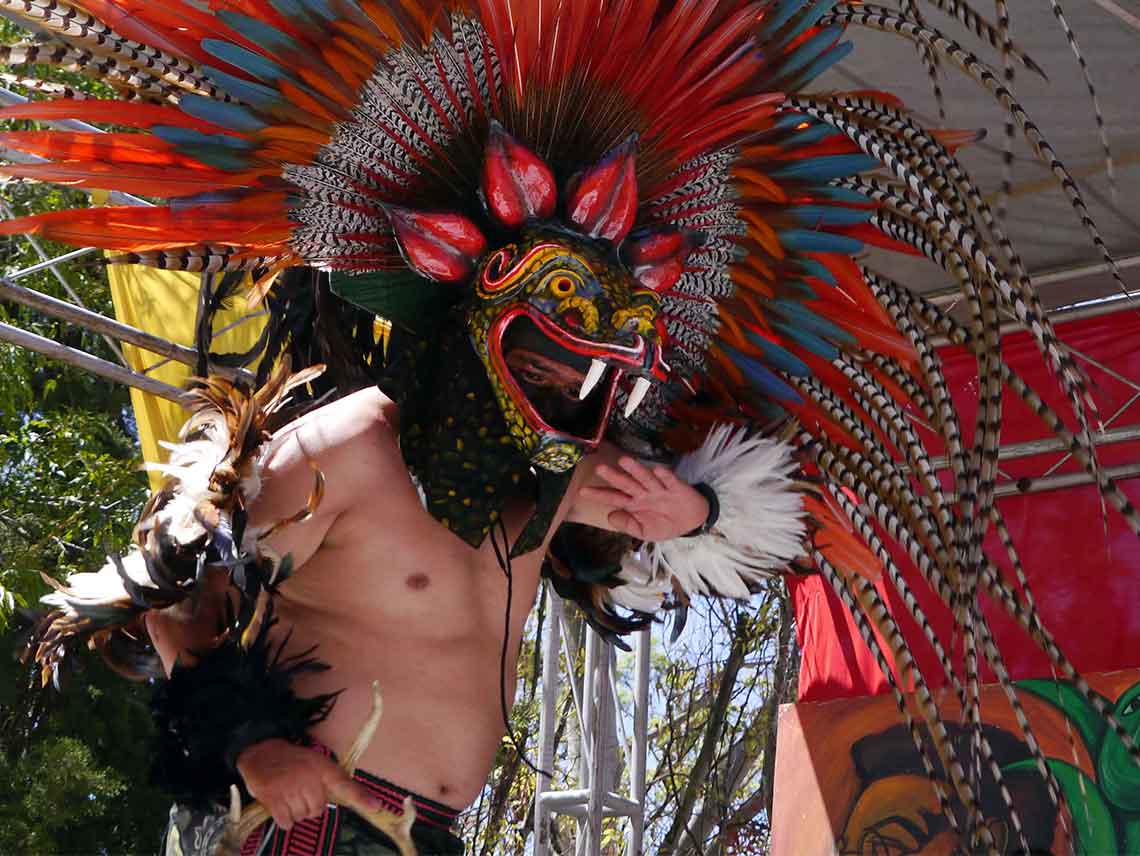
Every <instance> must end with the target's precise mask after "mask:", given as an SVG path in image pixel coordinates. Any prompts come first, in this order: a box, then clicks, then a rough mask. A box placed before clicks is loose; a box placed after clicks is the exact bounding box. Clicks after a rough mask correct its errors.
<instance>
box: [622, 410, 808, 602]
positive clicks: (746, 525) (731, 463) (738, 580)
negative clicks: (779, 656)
mask: <svg viewBox="0 0 1140 856" xmlns="http://www.w3.org/2000/svg"><path fill="white" fill-rule="evenodd" d="M796 468H797V464H796V462H795V460H794V459H793V448H792V447H791V446H790V445H788V444H787V443H784V442H781V441H780V440H777V439H774V438H771V437H763V436H759V435H750V434H749V433H748V431H747V430H746V429H744V428H738V427H734V426H730V425H720V426H717V427H716V428H714V429H713V430H712V431H711V432H709V435H708V438H707V439H706V440H705V442H704V444H703V445H702V446H701V447H700V448H698V449H697V450H695V451H693V452H690V453H689V454H687V455H685V456H684V457H682V458H681V459H680V461H679V462H678V464H677V466H676V468H675V470H674V472H675V473H676V475H677V477H678V478H679V479H681V480H682V481H685V482H688V483H689V484H691V485H694V486H697V487H698V489H699V490H701V491H702V493H705V497H706V499H709V505H710V515H709V520H708V521H706V524H705V525H704V526H701V527H699V528H698V529H696V530H694V531H693V532H691V533H689V534H688V535H686V536H682V537H680V538H673V539H671V540H669V541H661V542H656V543H654V542H647V543H645V544H643V545H642V547H641V549H640V550H639V551H637V553H632V554H629V555H627V556H626V557H625V560H624V562H623V565H622V570H621V573H620V575H619V576H620V578H621V580H622V582H623V584H622V585H620V586H618V587H617V588H615V589H614V590H613V591H612V597H613V600H614V601H615V602H616V603H619V604H621V605H622V606H625V607H627V608H630V609H635V610H640V611H645V612H652V611H653V610H655V609H656V608H658V607H659V606H660V605H661V603H662V601H663V600H664V598H665V597H666V596H667V595H669V594H670V593H673V592H675V591H677V590H678V589H680V590H682V591H683V592H684V593H685V595H693V594H707V595H715V596H719V597H735V598H742V599H743V598H747V597H748V596H749V595H750V594H751V593H752V592H753V591H754V590H755V588H756V586H757V584H758V583H759V582H760V581H761V580H763V579H765V578H767V577H770V576H772V575H773V574H775V573H778V572H779V571H781V570H783V569H784V568H785V567H786V566H787V564H788V563H789V562H791V561H792V560H793V559H795V558H796V557H797V556H800V555H802V554H803V552H804V539H805V537H806V535H807V527H806V524H805V521H804V509H803V494H802V491H801V490H800V489H799V488H798V487H797V485H796V482H795V481H794V480H793V473H794V472H795V470H796ZM706 491H707V493H706ZM709 494H712V496H713V497H714V498H712V499H710V496H709ZM714 506H715V511H714Z"/></svg>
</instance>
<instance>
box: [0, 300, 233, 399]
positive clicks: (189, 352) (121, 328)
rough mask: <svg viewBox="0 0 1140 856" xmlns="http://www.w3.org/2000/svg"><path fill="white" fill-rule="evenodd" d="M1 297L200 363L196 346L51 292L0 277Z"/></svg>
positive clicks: (221, 370)
mask: <svg viewBox="0 0 1140 856" xmlns="http://www.w3.org/2000/svg"><path fill="white" fill-rule="evenodd" d="M0 298H4V299H7V300H11V301H13V302H14V303H19V304H20V305H22V306H27V307H28V308H30V309H35V310H36V311H37V312H42V313H44V314H45V315H50V316H51V317H52V318H58V319H60V320H61V321H67V322H70V323H72V324H76V325H78V326H80V327H83V328H84V329H87V330H91V331H93V332H95V333H99V334H101V335H103V336H111V337H113V338H115V339H118V340H119V341H121V342H127V343H129V344H131V345H135V346H136V347H139V348H142V349H144V350H146V351H150V352H151V353H152V354H157V355H158V356H160V357H167V358H168V359H171V360H174V361H175V362H179V363H182V364H183V365H187V366H194V365H196V364H197V362H198V354H197V352H196V351H194V349H193V348H187V347H185V346H183V345H178V344H175V343H174V342H171V341H169V340H167V339H163V338H161V337H159V336H155V335H153V334H152V333H147V332H146V331H145V330H139V329H138V328H136V327H131V326H129V325H127V324H123V323H122V322H120V321H116V320H115V319H113V318H108V317H106V316H105V315H100V314H99V313H98V312H92V311H91V310H89V309H84V308H83V307H82V306H76V305H75V304H74V303H68V302H66V301H64V300H57V299H56V298H54V297H51V296H49V295H47V294H42V293H40V292H38V291H34V290H32V289H30V288H24V287H23V286H22V285H16V284H14V283H12V282H10V281H8V280H5V279H0ZM210 370H211V371H212V372H214V373H216V374H219V375H221V376H222V377H225V378H228V379H230V380H233V379H234V378H242V379H246V380H252V379H253V375H252V374H251V373H250V372H247V371H245V370H244V369H231V368H225V367H221V366H219V367H211V369H210Z"/></svg>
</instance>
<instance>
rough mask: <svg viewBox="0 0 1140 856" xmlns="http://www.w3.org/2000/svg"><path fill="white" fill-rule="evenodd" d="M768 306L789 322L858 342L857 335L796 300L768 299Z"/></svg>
mask: <svg viewBox="0 0 1140 856" xmlns="http://www.w3.org/2000/svg"><path fill="white" fill-rule="evenodd" d="M767 306H768V307H769V308H771V309H772V310H773V311H774V312H776V313H778V314H780V315H782V316H783V317H784V318H785V319H787V320H788V321H789V322H791V323H793V324H795V325H796V326H798V327H801V328H803V329H805V330H808V331H810V332H812V333H816V334H818V335H820V336H825V337H827V338H828V339H834V340H836V341H839V342H845V343H847V344H849V345H855V344H858V343H857V341H856V340H855V337H854V336H852V335H851V334H850V333H848V332H847V331H846V330H844V329H843V328H841V327H839V326H838V325H836V324H834V323H833V322H831V321H828V320H827V319H826V318H824V317H822V316H821V315H818V314H817V313H816V312H814V311H812V310H811V309H809V308H808V307H807V306H805V305H804V304H802V303H799V302H797V301H795V300H787V299H783V298H777V299H775V300H769V301H767Z"/></svg>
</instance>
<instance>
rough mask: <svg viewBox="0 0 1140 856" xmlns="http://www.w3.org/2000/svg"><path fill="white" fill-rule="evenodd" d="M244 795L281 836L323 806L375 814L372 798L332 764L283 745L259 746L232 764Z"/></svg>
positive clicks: (282, 742)
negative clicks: (264, 812) (281, 831)
mask: <svg viewBox="0 0 1140 856" xmlns="http://www.w3.org/2000/svg"><path fill="white" fill-rule="evenodd" d="M237 768H238V772H239V773H240V774H241V777H242V780H243V781H244V782H245V786H246V789H247V790H248V791H249V792H250V794H251V795H252V796H253V798H254V799H256V800H257V801H258V802H260V803H261V804H262V805H263V806H265V808H266V810H267V811H268V812H269V813H270V814H271V815H272V816H273V820H274V822H276V824H277V825H278V826H279V827H280V828H281V829H284V830H289V829H291V828H292V827H293V824H294V823H298V822H300V821H302V820H305V819H307V818H316V817H320V816H321V815H322V814H323V813H324V811H325V808H326V807H327V806H328V804H329V803H334V802H335V803H338V804H340V805H346V806H350V807H357V808H359V809H361V810H364V811H380V810H382V809H384V808H386V807H387V806H386V804H385V803H384V802H383V801H382V800H379V799H377V798H376V797H374V796H372V794H370V793H369V792H368V791H367V789H365V787H364V786H363V785H361V784H360V783H359V782H355V781H353V780H352V779H351V778H350V777H349V775H348V774H347V773H346V772H345V771H344V770H343V769H342V768H341V767H339V766H337V765H336V764H335V763H333V761H331V760H330V759H328V758H326V757H324V756H323V755H320V754H318V753H317V752H314V751H313V750H312V749H305V748H303V747H301V746H296V745H294V744H292V743H289V742H288V741H285V740H265V741H263V742H261V743H255V744H253V745H252V746H249V747H248V748H246V749H244V750H243V751H242V753H241V755H239V756H238V760H237Z"/></svg>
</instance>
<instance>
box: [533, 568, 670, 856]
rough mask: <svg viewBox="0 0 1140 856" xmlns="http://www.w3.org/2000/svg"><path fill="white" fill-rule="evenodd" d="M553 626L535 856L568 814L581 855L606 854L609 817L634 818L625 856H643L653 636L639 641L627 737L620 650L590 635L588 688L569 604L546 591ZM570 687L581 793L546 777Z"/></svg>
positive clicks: (547, 642) (546, 667) (548, 641)
mask: <svg viewBox="0 0 1140 856" xmlns="http://www.w3.org/2000/svg"><path fill="white" fill-rule="evenodd" d="M546 597H547V598H548V601H547V605H548V608H549V615H550V621H548V622H547V625H548V627H547V630H546V634H545V638H544V639H543V643H542V644H543V657H542V713H541V719H540V721H539V742H540V745H541V747H542V748H541V755H540V756H539V758H540V763H539V769H540V772H539V774H538V782H537V786H536V788H535V798H534V799H535V805H534V841H535V845H534V852H535V856H547V854H549V853H550V823H549V821H550V819H551V818H552V817H553V816H555V815H568V816H571V817H574V818H575V819H576V821H577V828H578V834H577V848H576V851H575V852H576V854H577V856H595V854H599V853H601V845H602V825H603V821H604V820H605V818H607V817H626V818H629V827H628V830H627V834H626V850H625V852H626V854H629V856H633V854H638V856H640V854H641V853H643V852H645V851H644V835H645V788H646V760H647V750H648V740H649V666H650V657H651V655H652V649H653V637H652V631H651V630H644V631H642V632H640V633H638V634H637V636H636V639H635V641H634V679H633V730H632V733H627V728H626V718H625V717H623V716H621V715H620V711H621V709H622V704H621V701H620V699H619V698H618V692H617V686H618V682H617V657H616V651H615V650H614V648H613V646H611V645H610V644H609V643H607V642H606V641H605V640H604V639H603V638H602V637H601V636H599V635H598V634H597V633H596V632H595V631H594V630H593V629H592V628H587V630H586V641H585V649H586V650H585V666H584V668H583V676H582V682H581V685H579V684H578V683H577V681H576V679H575V675H574V668H573V664H574V662H575V653H576V652H575V651H573V650H571V648H570V645H569V643H568V640H569V639H570V638H571V634H570V633H569V627H568V625H567V621H566V613H565V608H564V607H563V604H562V600H561V598H559V597H558V596H557V595H556V594H554V593H553V591H552V590H549V589H548V591H547V594H546ZM563 665H565V666H566V680H567V682H568V683H569V685H570V689H571V693H572V694H573V698H574V711H575V714H576V716H577V722H578V732H579V738H580V745H579V747H578V768H577V787H576V788H571V789H565V790H554V789H552V784H553V783H552V781H551V779H550V776H549V775H547V774H548V773H549V772H551V770H552V769H553V766H554V760H555V748H556V747H555V732H556V729H557V725H558V722H557V720H558V716H557V712H556V708H557V701H558V695H559V690H560V687H561V684H562V680H563ZM623 758H624V761H625V766H626V767H627V768H628V770H629V793H628V795H622V794H621V793H619V792H618V788H619V787H620V785H621V778H622V776H621V767H622V763H621V762H622V760H623Z"/></svg>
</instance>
